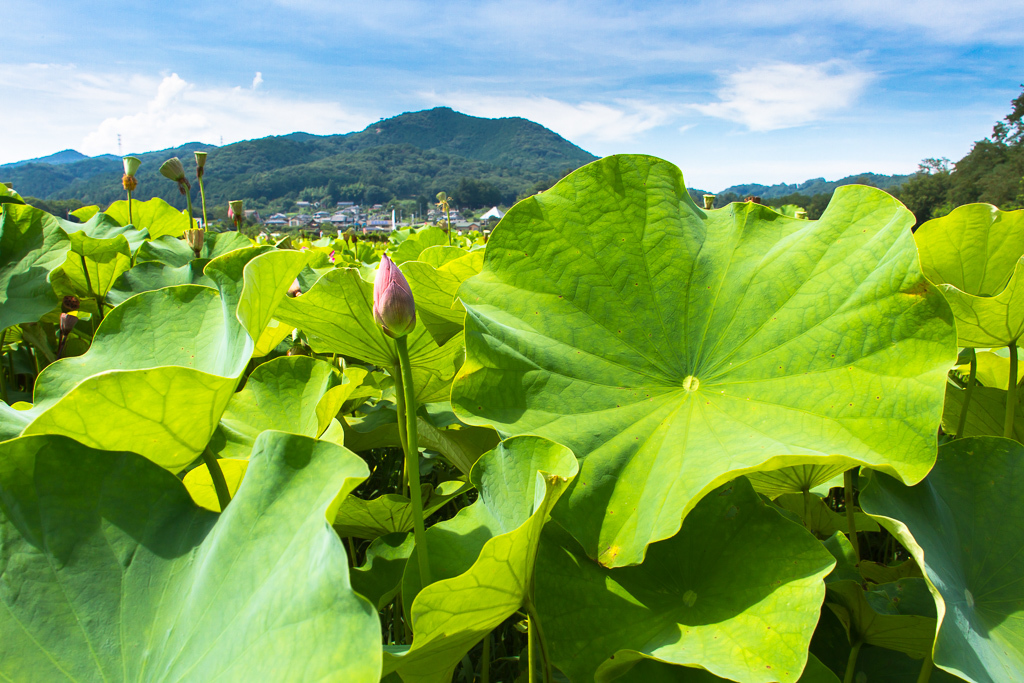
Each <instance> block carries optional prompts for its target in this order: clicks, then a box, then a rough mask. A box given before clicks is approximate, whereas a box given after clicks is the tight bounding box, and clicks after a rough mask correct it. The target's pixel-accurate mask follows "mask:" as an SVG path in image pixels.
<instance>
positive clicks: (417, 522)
mask: <svg viewBox="0 0 1024 683" xmlns="http://www.w3.org/2000/svg"><path fill="white" fill-rule="evenodd" d="M395 347H396V348H397V349H398V362H399V363H400V364H401V368H402V372H401V375H402V384H403V385H404V386H403V387H402V388H403V389H404V393H405V415H404V416H402V415H399V416H398V419H399V420H401V419H402V418H403V417H404V418H405V423H406V426H405V438H406V440H407V441H408V446H409V448H408V450H407V451H406V452H405V467H406V469H407V470H408V471H409V498H410V499H411V500H412V524H413V527H412V528H413V534H414V535H415V537H416V556H417V557H418V558H419V564H420V584H421V585H422V586H424V587H426V586H429V585H430V584H431V583H433V581H432V580H431V578H430V558H429V556H428V555H427V538H426V528H425V527H424V525H423V498H422V491H420V449H419V439H418V438H417V435H416V392H415V391H414V385H413V381H412V364H411V363H410V362H409V345H408V344H407V343H406V338H405V337H399V338H398V339H396V340H395Z"/></svg>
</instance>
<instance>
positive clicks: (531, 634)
mask: <svg viewBox="0 0 1024 683" xmlns="http://www.w3.org/2000/svg"><path fill="white" fill-rule="evenodd" d="M524 607H525V608H526V623H527V646H528V649H529V653H530V664H529V666H530V683H533V681H534V675H535V672H536V669H537V667H536V666H535V664H536V659H535V657H536V655H537V652H538V650H539V652H540V664H541V671H543V672H544V676H543V681H544V683H551V659H550V657H548V645H547V642H545V640H544V631H543V629H541V627H540V618H539V617H538V616H537V610H536V609H535V608H534V606H533V601H532V600H531V599H530V598H527V600H526V604H525V605H524Z"/></svg>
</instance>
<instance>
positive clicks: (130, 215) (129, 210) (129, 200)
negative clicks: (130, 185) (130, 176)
mask: <svg viewBox="0 0 1024 683" xmlns="http://www.w3.org/2000/svg"><path fill="white" fill-rule="evenodd" d="M127 192H128V224H129V225H135V222H134V221H133V220H132V191H131V190H127Z"/></svg>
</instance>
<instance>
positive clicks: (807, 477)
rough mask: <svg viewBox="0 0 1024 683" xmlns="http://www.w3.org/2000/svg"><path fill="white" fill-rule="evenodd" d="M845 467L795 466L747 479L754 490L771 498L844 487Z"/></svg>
mask: <svg viewBox="0 0 1024 683" xmlns="http://www.w3.org/2000/svg"><path fill="white" fill-rule="evenodd" d="M846 469H847V468H846V466H845V465H794V466H793V467H781V468H779V469H777V470H769V471H767V472H751V473H749V474H748V475H747V479H749V480H750V483H751V484H753V486H754V490H755V491H757V492H758V493H760V494H762V495H765V496H768V497H769V498H778V497H779V496H782V495H785V494H787V493H805V492H808V491H819V490H821V489H825V491H824V492H827V491H828V489H830V488H832V487H834V486H842V485H843V472H845V471H846Z"/></svg>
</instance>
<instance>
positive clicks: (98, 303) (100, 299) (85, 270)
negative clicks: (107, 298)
mask: <svg viewBox="0 0 1024 683" xmlns="http://www.w3.org/2000/svg"><path fill="white" fill-rule="evenodd" d="M79 256H81V258H82V272H83V273H85V287H86V289H88V290H89V294H91V295H92V296H93V297H95V299H96V310H97V311H98V312H99V315H100V322H103V297H101V296H100V295H99V293H98V292H94V291H93V289H92V280H91V279H90V278H89V266H88V265H87V264H86V263H85V254H79ZM93 329H94V331H95V328H93Z"/></svg>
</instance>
